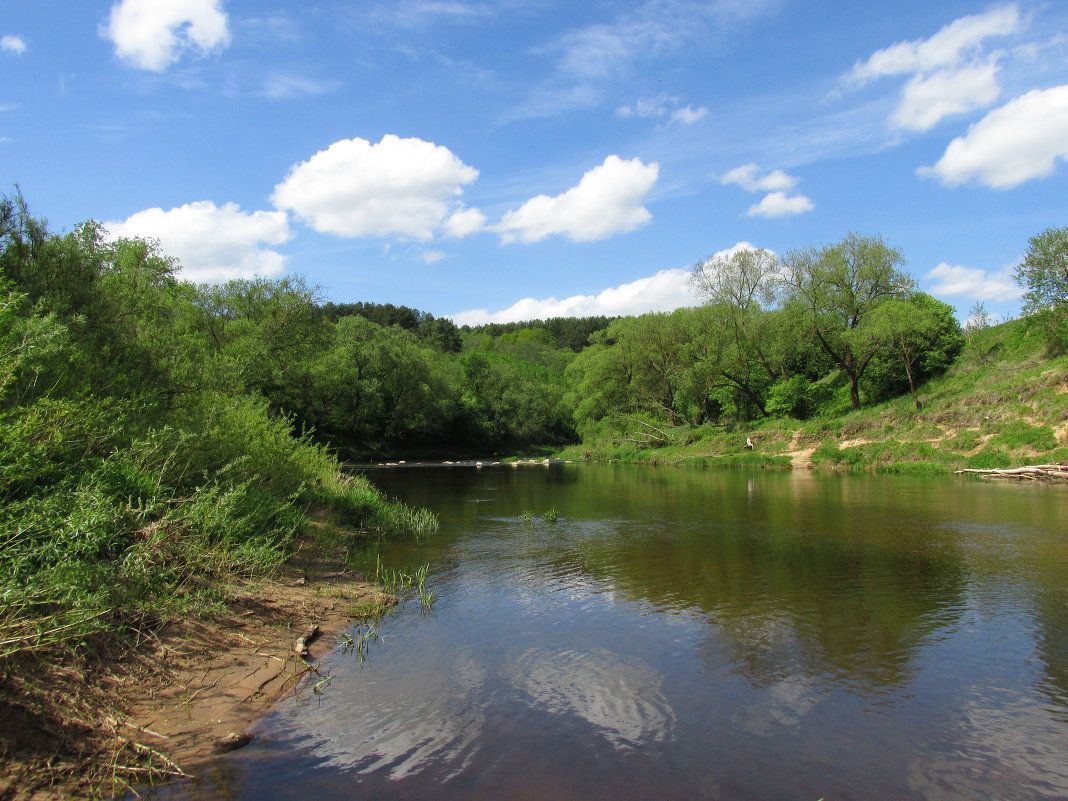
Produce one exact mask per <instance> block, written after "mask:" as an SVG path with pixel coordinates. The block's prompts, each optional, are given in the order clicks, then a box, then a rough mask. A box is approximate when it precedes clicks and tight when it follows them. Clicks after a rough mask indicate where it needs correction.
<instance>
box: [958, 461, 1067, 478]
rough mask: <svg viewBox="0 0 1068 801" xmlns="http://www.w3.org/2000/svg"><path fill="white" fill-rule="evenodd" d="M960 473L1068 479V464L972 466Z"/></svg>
mask: <svg viewBox="0 0 1068 801" xmlns="http://www.w3.org/2000/svg"><path fill="white" fill-rule="evenodd" d="M956 472H958V473H978V474H979V475H981V476H986V477H988V478H1015V479H1016V480H1018V481H1068V465H1065V464H1062V463H1057V464H1035V465H1028V466H1026V467H1007V468H1001V469H998V468H989V469H985V470H980V469H978V468H970V469H968V470H957V471H956Z"/></svg>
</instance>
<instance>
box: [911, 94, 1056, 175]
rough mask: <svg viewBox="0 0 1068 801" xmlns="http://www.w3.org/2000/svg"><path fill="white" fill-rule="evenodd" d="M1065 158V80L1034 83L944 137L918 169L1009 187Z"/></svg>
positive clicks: (1044, 172) (1049, 170)
mask: <svg viewBox="0 0 1068 801" xmlns="http://www.w3.org/2000/svg"><path fill="white" fill-rule="evenodd" d="M1064 159H1068V85H1064V86H1057V87H1054V88H1052V89H1036V90H1034V91H1032V92H1028V93H1027V94H1025V95H1021V96H1020V97H1017V98H1015V99H1014V100H1011V101H1010V102H1008V103H1006V104H1005V105H1004V106H1002V107H1001V108H999V109H995V110H994V111H991V112H990V113H989V114H987V115H986V116H985V117H983V119H981V120H980V121H979V122H977V123H975V124H974V125H972V126H971V127H970V128H969V129H968V132H967V133H966V134H965V135H964V136H960V137H957V138H956V139H954V140H953V141H952V142H950V143H949V147H947V148H946V152H945V153H944V154H943V155H942V158H940V159H939V160H938V162H937V163H936V164H935V165H934V166H932V167H922V168H921V169H920V170H919V173H920V175H924V176H929V177H933V178H937V179H938V180H939V181H941V182H942V183H943V184H946V185H947V186H957V185H959V184H962V183H966V182H969V181H976V182H978V183H980V184H983V185H985V186H988V187H990V188H992V189H1011V188H1012V187H1014V186H1019V185H1020V184H1022V183H1024V182H1025V181H1030V180H1032V179H1034V178H1045V177H1047V176H1048V175H1050V174H1052V172H1053V170H1054V169H1055V168H1056V166H1057V162H1058V161H1062V160H1064Z"/></svg>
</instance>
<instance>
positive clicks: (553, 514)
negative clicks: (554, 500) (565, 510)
mask: <svg viewBox="0 0 1068 801" xmlns="http://www.w3.org/2000/svg"><path fill="white" fill-rule="evenodd" d="M543 518H544V519H545V522H546V523H555V522H556V521H557V520H558V519H559V518H560V513H559V512H557V511H556V510H555V509H549V510H547V511H546V512H545V514H544V515H543Z"/></svg>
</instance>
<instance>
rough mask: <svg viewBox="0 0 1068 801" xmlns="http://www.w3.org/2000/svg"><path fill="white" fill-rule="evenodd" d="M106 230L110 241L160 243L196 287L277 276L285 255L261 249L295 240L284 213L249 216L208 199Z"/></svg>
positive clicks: (113, 224) (141, 215)
mask: <svg viewBox="0 0 1068 801" xmlns="http://www.w3.org/2000/svg"><path fill="white" fill-rule="evenodd" d="M104 227H105V228H107V230H108V231H109V232H110V233H111V235H112V236H114V237H147V238H153V239H158V240H159V242H160V247H161V248H162V250H163V252H164V253H165V254H167V255H168V256H173V257H175V258H176V259H178V261H179V262H180V263H181V267H182V269H181V278H183V279H184V280H186V281H194V282H198V283H217V282H221V281H229V280H231V279H234V278H251V277H253V276H257V275H258V276H271V275H277V274H278V273H280V272H282V270H284V269H285V256H283V255H282V254H281V253H278V252H277V251H274V250H271V249H270V248H265V247H263V245H281V244H284V243H285V242H288V241H289V240H290V239H292V237H293V232H292V231H291V230H290V227H289V221H288V219H287V217H286V214H285V212H282V211H255V212H251V213H250V212H245V211H241V209H240V207H239V206H238V205H237V204H236V203H224V204H223V205H222V206H216V205H215V204H214V203H212V202H211V201H210V200H201V201H197V202H195V203H188V204H186V205H184V206H179V207H177V208H173V209H170V210H169V211H164V210H163V209H161V208H152V209H145V210H144V211H139V212H137V213H136V214H132V215H130V216H129V217H127V218H126V220H124V221H122V222H109V223H104Z"/></svg>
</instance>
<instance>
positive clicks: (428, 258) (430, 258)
mask: <svg viewBox="0 0 1068 801" xmlns="http://www.w3.org/2000/svg"><path fill="white" fill-rule="evenodd" d="M444 258H445V254H444V253H442V252H441V251H440V250H424V251H423V252H422V253H420V254H419V259H420V260H421V261H422V262H423V263H424V264H433V263H434V262H436V261H441V260H442V259H444Z"/></svg>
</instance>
